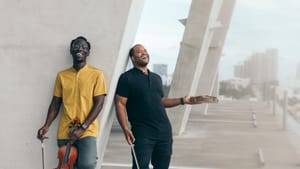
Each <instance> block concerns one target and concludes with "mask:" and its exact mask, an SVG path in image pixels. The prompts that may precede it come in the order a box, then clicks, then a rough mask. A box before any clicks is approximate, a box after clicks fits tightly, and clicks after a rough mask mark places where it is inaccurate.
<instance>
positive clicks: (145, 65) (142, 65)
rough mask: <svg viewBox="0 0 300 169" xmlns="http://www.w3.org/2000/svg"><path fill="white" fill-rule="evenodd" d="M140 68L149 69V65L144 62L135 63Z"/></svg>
mask: <svg viewBox="0 0 300 169" xmlns="http://www.w3.org/2000/svg"><path fill="white" fill-rule="evenodd" d="M135 63H136V64H137V65H138V66H140V67H147V65H148V62H143V61H139V60H138V61H136V62H135Z"/></svg>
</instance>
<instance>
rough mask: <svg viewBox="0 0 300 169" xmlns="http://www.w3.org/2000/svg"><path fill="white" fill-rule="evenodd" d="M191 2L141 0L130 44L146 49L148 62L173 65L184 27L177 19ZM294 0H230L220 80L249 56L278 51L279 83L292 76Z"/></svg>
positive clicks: (296, 36)
mask: <svg viewBox="0 0 300 169" xmlns="http://www.w3.org/2000/svg"><path fill="white" fill-rule="evenodd" d="M190 4H191V0H145V6H144V10H143V13H142V16H141V21H140V25H139V28H138V32H137V36H136V43H142V44H144V45H145V47H146V48H147V49H148V51H149V53H150V63H151V64H150V69H151V66H152V64H155V63H164V64H168V74H172V72H173V71H174V68H175V64H176V60H177V56H178V52H179V45H180V42H181V40H182V36H183V33H184V26H183V25H182V24H181V23H180V22H179V21H178V19H183V18H186V17H187V16H188V11H189V8H190ZM299 11H300V1H299V0H236V4H235V8H234V11H233V15H232V18H231V24H230V27H229V30H228V32H227V35H226V40H225V44H224V47H223V52H222V58H221V60H220V79H221V80H225V79H230V78H233V66H234V65H236V64H239V63H242V62H243V61H245V60H246V59H247V58H248V57H249V56H250V55H251V54H253V53H258V52H265V50H266V49H268V48H276V49H278V54H279V60H278V64H279V65H278V67H279V74H278V78H279V80H280V81H285V80H290V79H293V78H295V76H296V66H297V64H298V63H300V57H298V56H299V55H300V48H299V47H298V44H299V43H298V40H300V21H299V19H300V12H299Z"/></svg>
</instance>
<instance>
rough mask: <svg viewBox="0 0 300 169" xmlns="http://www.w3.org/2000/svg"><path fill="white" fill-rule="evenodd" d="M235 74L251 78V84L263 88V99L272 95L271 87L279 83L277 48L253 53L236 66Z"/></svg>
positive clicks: (239, 76) (238, 76)
mask: <svg viewBox="0 0 300 169" xmlns="http://www.w3.org/2000/svg"><path fill="white" fill-rule="evenodd" d="M299 72H300V71H299ZM234 75H235V77H237V78H249V80H250V84H252V85H254V86H257V87H258V88H259V89H261V92H262V96H263V99H264V100H265V99H267V98H268V97H270V96H271V94H270V90H269V89H270V87H271V86H273V85H278V51H277V49H267V50H266V51H265V52H261V53H255V54H253V55H251V56H250V57H249V59H248V60H246V61H245V62H244V63H243V64H239V65H236V66H235V67H234Z"/></svg>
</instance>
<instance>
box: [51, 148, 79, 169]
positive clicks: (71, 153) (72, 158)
mask: <svg viewBox="0 0 300 169" xmlns="http://www.w3.org/2000/svg"><path fill="white" fill-rule="evenodd" d="M58 158H59V163H58V166H57V168H55V169H74V164H75V162H76V159H77V149H76V147H74V146H72V145H71V143H70V142H68V144H67V145H63V146H61V147H60V148H59V149H58Z"/></svg>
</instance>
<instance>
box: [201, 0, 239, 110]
mask: <svg viewBox="0 0 300 169" xmlns="http://www.w3.org/2000/svg"><path fill="white" fill-rule="evenodd" d="M234 4H235V0H226V1H223V3H222V8H221V11H220V13H219V16H218V21H219V22H220V23H221V25H222V26H221V27H219V28H216V29H215V32H214V35H213V39H212V43H211V44H210V47H209V49H208V53H207V58H206V60H205V64H204V68H203V71H202V74H201V77H200V81H199V85H198V89H197V95H205V94H208V95H213V89H214V87H215V86H216V84H218V81H217V80H216V79H217V74H218V70H219V69H218V66H219V61H220V58H221V56H222V50H223V46H224V41H225V38H226V34H227V31H228V28H229V24H230V20H231V16H232V12H233V8H234ZM214 96H217V95H214ZM208 106H209V104H203V105H199V107H201V108H200V109H199V108H197V110H200V112H199V113H204V114H206V113H207V109H208Z"/></svg>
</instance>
